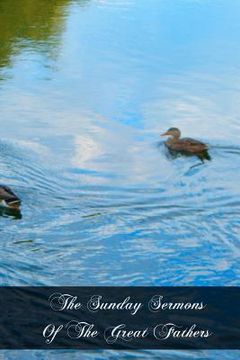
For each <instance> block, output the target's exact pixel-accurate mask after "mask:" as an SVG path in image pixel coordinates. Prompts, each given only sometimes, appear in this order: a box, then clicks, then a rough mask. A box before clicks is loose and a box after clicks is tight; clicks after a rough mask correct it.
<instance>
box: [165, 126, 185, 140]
mask: <svg viewBox="0 0 240 360" xmlns="http://www.w3.org/2000/svg"><path fill="white" fill-rule="evenodd" d="M161 136H171V137H172V138H175V139H179V138H180V136H181V132H180V130H179V129H178V128H175V127H172V128H170V129H168V130H167V131H166V132H165V133H163V134H161Z"/></svg>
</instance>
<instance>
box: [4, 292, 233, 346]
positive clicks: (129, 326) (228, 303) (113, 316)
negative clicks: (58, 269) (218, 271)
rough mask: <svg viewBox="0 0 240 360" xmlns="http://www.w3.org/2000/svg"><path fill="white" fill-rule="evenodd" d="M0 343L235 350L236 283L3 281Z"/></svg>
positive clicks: (5, 344) (15, 344) (7, 344)
mask: <svg viewBox="0 0 240 360" xmlns="http://www.w3.org/2000/svg"><path fill="white" fill-rule="evenodd" d="M0 305H1V317H0V348H1V349H61V348H62V349H63V348H66V349H100V348H102V349H240V288H238V287H2V288H1V289H0Z"/></svg>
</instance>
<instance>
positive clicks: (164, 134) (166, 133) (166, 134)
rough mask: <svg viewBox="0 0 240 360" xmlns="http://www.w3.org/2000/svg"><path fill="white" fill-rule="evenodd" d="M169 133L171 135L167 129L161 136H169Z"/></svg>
mask: <svg viewBox="0 0 240 360" xmlns="http://www.w3.org/2000/svg"><path fill="white" fill-rule="evenodd" d="M168 135H169V133H168V131H166V132H165V133H163V134H161V135H160V136H168Z"/></svg>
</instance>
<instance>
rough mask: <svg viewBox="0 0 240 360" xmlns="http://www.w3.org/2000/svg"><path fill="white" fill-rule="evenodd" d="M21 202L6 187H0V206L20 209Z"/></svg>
mask: <svg viewBox="0 0 240 360" xmlns="http://www.w3.org/2000/svg"><path fill="white" fill-rule="evenodd" d="M20 205H21V200H20V199H19V197H18V196H17V195H16V194H15V193H14V192H13V191H12V190H11V189H10V187H8V186H6V185H0V206H2V207H7V208H10V209H19V208H20Z"/></svg>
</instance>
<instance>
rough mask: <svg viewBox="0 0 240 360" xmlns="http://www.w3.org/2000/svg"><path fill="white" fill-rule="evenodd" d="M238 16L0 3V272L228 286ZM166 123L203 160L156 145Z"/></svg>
mask: <svg viewBox="0 0 240 360" xmlns="http://www.w3.org/2000/svg"><path fill="white" fill-rule="evenodd" d="M239 16H240V3H239V2H238V1H235V0H230V1H227V0H226V1H225V0H222V1H217V0H213V1H208V0H206V1H205V0H181V1H179V0H172V1H167V0H139V1H137V0H85V1H83V0H82V1H81V0H78V1H77V0H76V1H70V0H55V1H46V0H38V1H32V0H11V1H1V2H0V43H1V47H0V109H1V115H0V116H1V136H0V171H1V172H0V174H1V183H6V184H8V185H9V186H11V187H12V188H13V189H14V190H15V191H16V192H17V194H18V195H19V196H20V197H21V199H22V201H23V206H22V216H21V217H20V216H17V217H14V216H12V214H8V213H7V212H6V211H4V210H1V212H0V215H1V217H0V237H1V247H0V254H1V272H0V276H1V285H240V281H239V275H240V266H239V252H240V246H239V232H240V221H239V212H240V187H239V180H240V166H239V159H240V144H239V139H240V136H239V134H240V132H239V130H240V108H239V103H240V85H239V84H240V82H239V78H240V66H239V64H240V43H239V35H240V25H239V24H240V23H239ZM170 126H176V127H179V128H180V129H181V130H182V133H183V134H184V135H185V136H191V137H195V138H198V139H200V140H203V141H205V142H207V143H208V144H209V145H210V154H211V157H212V160H211V161H207V162H205V163H204V164H201V163H200V162H199V160H198V159H197V158H195V157H188V158H186V157H178V158H176V159H172V158H170V157H169V155H168V153H167V152H166V149H165V148H164V146H163V144H162V139H161V138H160V137H159V135H160V133H162V132H163V131H166V130H167V129H168V128H169V127H170ZM195 165H197V166H195ZM24 354H25V355H24ZM26 354H27V353H23V355H22V356H23V357H22V358H25V356H27V355H26ZM30 354H31V355H32V356H33V357H36V358H39V357H38V356H39V355H38V352H36V353H28V355H30ZM54 354H55V353H54V352H53V353H52V352H49V353H48V356H49V358H51V356H52V357H54V356H55V355H54ZM209 354H210V355H209ZM95 355H96V354H95ZM95 355H94V353H93V354H92V353H91V352H88V353H86V354H85V358H86V359H88V358H94V357H95ZM238 355H239V354H238ZM6 356H7V358H15V357H14V356H15V355H14V353H12V355H11V354H10V353H6ZM68 356H70V355H69V353H68V352H67V353H64V352H63V353H62V359H65V358H67V357H68ZM71 356H72V357H71V358H75V357H74V353H72V355H71ZM115 356H116V357H118V356H120V355H119V354H116V353H110V352H102V353H98V357H97V358H98V359H105V358H109V359H110V358H112V357H114V358H115ZM121 356H122V357H125V358H126V359H131V358H138V359H141V358H149V359H150V358H153V357H154V358H161V359H170V358H171V359H176V358H179V359H181V358H184V359H185V358H186V359H192V358H198V359H200V358H201V359H202V358H204V359H218V358H219V356H220V355H219V352H211V353H209V352H197V353H189V352H169V353H168V352H167V353H166V352H162V353H159V352H155V353H154V352H138V353H136V354H135V353H130V354H127V353H126V354H125V355H124V353H121ZM223 357H224V358H225V359H230V358H235V357H236V358H238V357H237V353H236V352H235V353H234V352H221V358H223ZM18 358H19V357H18ZM76 358H78V357H77V355H76Z"/></svg>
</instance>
